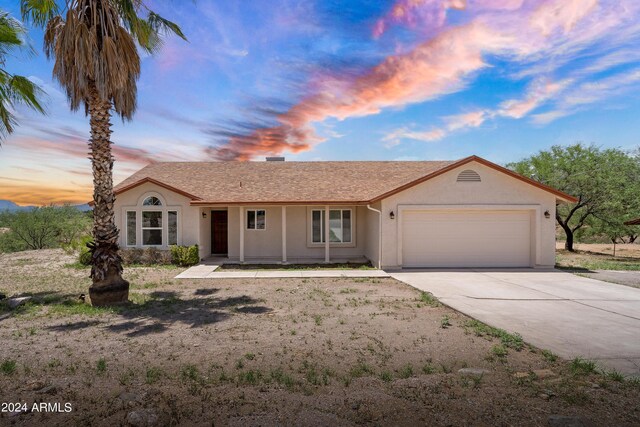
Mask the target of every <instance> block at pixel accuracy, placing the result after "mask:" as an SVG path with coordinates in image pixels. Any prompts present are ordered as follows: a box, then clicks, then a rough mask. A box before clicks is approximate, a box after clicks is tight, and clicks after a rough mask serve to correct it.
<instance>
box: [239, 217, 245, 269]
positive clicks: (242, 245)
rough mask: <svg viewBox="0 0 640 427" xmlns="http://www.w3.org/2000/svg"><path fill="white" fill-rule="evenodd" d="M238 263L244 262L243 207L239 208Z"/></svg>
mask: <svg viewBox="0 0 640 427" xmlns="http://www.w3.org/2000/svg"><path fill="white" fill-rule="evenodd" d="M238 222H239V223H240V262H244V206H240V221H238Z"/></svg>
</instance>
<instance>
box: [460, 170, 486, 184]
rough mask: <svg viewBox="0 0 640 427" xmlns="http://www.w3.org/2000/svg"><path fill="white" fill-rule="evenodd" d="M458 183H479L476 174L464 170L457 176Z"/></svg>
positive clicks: (478, 177)
mask: <svg viewBox="0 0 640 427" xmlns="http://www.w3.org/2000/svg"><path fill="white" fill-rule="evenodd" d="M456 181H458V182H480V175H478V172H476V171H473V170H471V169H467V170H464V171H462V172H460V173H459V174H458V179H457V180H456Z"/></svg>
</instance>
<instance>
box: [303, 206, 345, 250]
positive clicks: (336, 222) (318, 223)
mask: <svg viewBox="0 0 640 427" xmlns="http://www.w3.org/2000/svg"><path fill="white" fill-rule="evenodd" d="M351 215H352V212H351V209H330V210H329V242H330V243H351V242H352V240H353V236H352V227H351ZM325 218H326V214H325V210H324V209H322V210H320V209H314V210H312V211H311V242H312V243H324V242H325V239H324V234H325V232H324V224H325Z"/></svg>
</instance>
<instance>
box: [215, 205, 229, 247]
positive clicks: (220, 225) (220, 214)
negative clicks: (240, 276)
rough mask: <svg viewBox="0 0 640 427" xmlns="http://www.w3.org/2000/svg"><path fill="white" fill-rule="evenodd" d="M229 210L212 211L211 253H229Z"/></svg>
mask: <svg viewBox="0 0 640 427" xmlns="http://www.w3.org/2000/svg"><path fill="white" fill-rule="evenodd" d="M227 215H228V214H227V211H211V253H212V254H215V255H227V253H228V252H229V249H228V242H227V229H228V221H227V218H228V216H227Z"/></svg>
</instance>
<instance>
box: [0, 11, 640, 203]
mask: <svg viewBox="0 0 640 427" xmlns="http://www.w3.org/2000/svg"><path fill="white" fill-rule="evenodd" d="M16 3H17V2H14V1H11V2H8V1H1V2H0V4H1V5H2V6H1V7H2V8H3V9H5V10H8V11H10V12H11V13H12V14H13V15H14V16H16V17H17V16H19V11H18V8H17V7H16ZM638 3H640V2H638V1H637V0H615V1H614V0H608V1H604V0H546V1H545V0H535V1H533V0H531V1H528V0H466V1H465V0H395V1H373V0H361V1H335V0H332V1H329V0H317V1H310V0H298V1H293V0H268V1H267V0H256V1H251V2H235V1H231V2H214V1H205V0H198V1H195V2H177V1H158V0H156V1H152V2H148V5H149V6H150V7H151V8H152V9H154V10H156V11H157V12H159V13H160V14H161V15H163V16H165V17H167V18H170V19H172V20H174V21H175V22H177V23H178V24H179V25H180V26H181V27H182V29H183V31H184V33H185V34H186V36H187V38H188V39H189V42H184V41H182V40H181V39H179V38H176V37H173V38H171V37H169V38H167V39H166V40H165V45H164V48H163V50H162V51H161V52H160V53H159V54H157V55H155V56H153V57H151V56H143V58H142V66H143V67H142V77H141V79H140V81H139V84H138V90H139V98H138V110H137V113H136V115H135V116H134V119H133V121H131V122H127V123H122V122H121V121H120V119H119V118H117V117H114V119H113V123H114V127H113V130H114V133H113V136H112V140H113V142H114V154H115V157H116V169H115V181H116V182H118V181H120V180H122V179H124V178H125V177H126V176H127V175H129V174H130V173H132V172H133V171H135V170H137V169H139V168H141V167H143V166H144V165H145V164H147V163H149V162H153V161H172V160H185V161H196V160H201V161H204V160H262V159H263V158H264V157H265V156H266V155H274V154H281V155H285V156H286V157H287V159H288V160H396V159H404V160H424V159H426V160H430V159H434V160H435V159H457V158H461V157H465V156H468V155H471V154H477V155H480V156H482V157H485V158H487V159H488V160H491V161H494V162H497V163H501V164H504V163H507V162H509V161H513V160H518V159H520V158H522V157H525V156H528V155H530V154H533V153H535V152H537V151H539V150H541V149H545V148H548V147H550V146H551V145H554V144H561V145H567V144H572V143H575V142H585V143H595V144H597V145H599V146H603V147H620V148H623V149H634V148H636V147H638V144H639V140H638V139H639V138H638V136H639V130H640V120H637V117H638V113H639V112H640V96H639V94H640V91H639V89H640V19H639V18H640V4H638ZM29 37H30V40H31V44H32V45H33V47H34V50H35V51H36V53H37V54H36V55H26V54H22V55H14V56H11V57H10V58H9V60H8V61H7V64H6V68H7V69H8V70H9V71H10V72H12V73H17V74H22V75H26V76H29V77H30V78H31V79H32V80H33V81H36V82H38V83H40V84H41V85H42V86H43V88H44V89H45V91H46V92H47V94H48V95H47V110H48V114H47V116H45V117H41V116H38V115H36V114H34V113H31V112H29V111H26V110H22V109H20V110H18V111H17V112H16V113H17V115H18V116H19V117H20V119H21V126H20V127H19V128H18V130H17V131H16V132H15V134H14V135H12V136H10V137H9V138H8V139H7V140H6V141H5V143H4V144H3V146H2V148H0V199H10V200H14V201H16V202H18V203H21V204H43V203H50V202H55V203H60V202H74V203H75V202H86V201H87V200H89V199H90V197H91V186H92V181H91V175H90V163H89V161H88V159H87V154H86V152H87V147H86V140H87V138H88V134H89V126H88V119H87V118H86V117H85V116H84V113H83V112H82V111H81V112H77V113H71V112H70V111H69V108H68V105H67V103H66V98H65V95H64V92H63V90H62V88H60V87H59V86H58V85H57V83H56V82H54V81H53V80H52V77H51V70H52V66H53V64H52V62H50V61H47V60H46V58H45V57H44V55H43V54H42V53H41V52H42V49H41V46H42V43H41V40H42V32H41V31H40V30H37V29H31V30H30V33H29Z"/></svg>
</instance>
